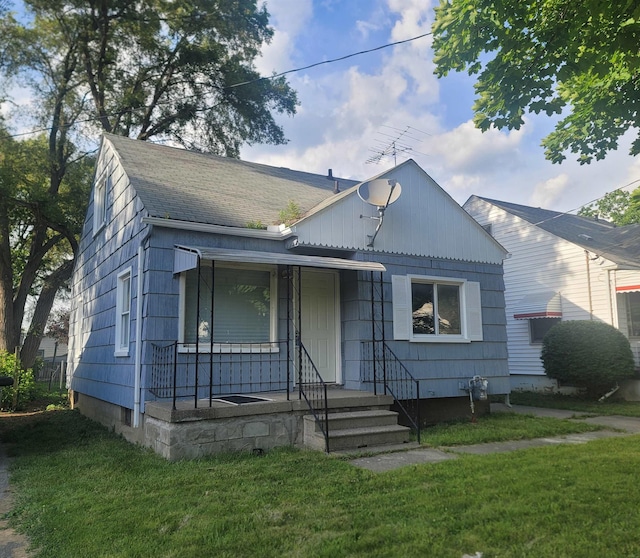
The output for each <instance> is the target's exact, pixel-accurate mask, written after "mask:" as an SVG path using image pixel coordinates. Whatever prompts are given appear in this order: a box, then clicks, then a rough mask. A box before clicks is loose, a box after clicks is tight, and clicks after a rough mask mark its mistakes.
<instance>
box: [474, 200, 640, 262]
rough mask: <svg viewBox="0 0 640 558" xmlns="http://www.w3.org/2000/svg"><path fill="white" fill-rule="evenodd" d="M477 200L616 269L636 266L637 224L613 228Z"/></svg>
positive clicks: (639, 248)
mask: <svg viewBox="0 0 640 558" xmlns="http://www.w3.org/2000/svg"><path fill="white" fill-rule="evenodd" d="M478 197H479V199H482V200H484V201H486V202H488V203H491V204H493V205H495V206H496V207H500V208H502V209H504V210H505V211H508V212H509V213H511V214H512V215H515V216H517V217H520V218H521V219H524V220H525V221H528V222H529V223H532V224H534V225H536V226H538V227H540V228H541V229H543V230H545V231H547V232H549V233H551V234H553V235H555V236H558V237H560V238H563V239H564V240H568V241H569V242H573V243H574V244H577V245H578V246H582V247H583V248H585V249H587V250H589V251H590V252H592V253H594V254H597V255H600V256H602V257H604V258H607V259H609V260H611V261H613V262H615V263H617V264H618V265H620V266H624V267H627V266H628V267H633V268H638V267H640V224H634V225H624V226H621V227H617V226H616V225H613V224H612V223H609V222H608V221H604V220H602V219H593V218H590V217H582V216H580V215H570V214H568V213H560V212H558V211H551V210H549V209H541V208H539V207H529V206H526V205H519V204H515V203H508V202H503V201H498V200H492V199H489V198H483V197H480V196H478Z"/></svg>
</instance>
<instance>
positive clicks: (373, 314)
mask: <svg viewBox="0 0 640 558" xmlns="http://www.w3.org/2000/svg"><path fill="white" fill-rule="evenodd" d="M369 286H370V287H371V358H372V360H373V362H372V365H373V394H374V395H378V374H377V373H376V372H377V359H376V350H377V348H376V306H375V293H374V286H373V271H370V272H369Z"/></svg>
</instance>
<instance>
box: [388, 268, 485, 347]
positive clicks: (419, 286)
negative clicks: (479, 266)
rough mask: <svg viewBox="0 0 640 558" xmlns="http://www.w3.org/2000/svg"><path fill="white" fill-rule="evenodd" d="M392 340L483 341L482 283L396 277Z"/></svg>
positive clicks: (438, 278) (462, 280)
mask: <svg viewBox="0 0 640 558" xmlns="http://www.w3.org/2000/svg"><path fill="white" fill-rule="evenodd" d="M391 286H392V297H393V338H394V339H396V340H402V339H406V340H408V341H412V342H418V343H468V342H471V341H482V339H483V332H482V329H483V325H482V302H481V296H480V284H479V283H477V282H475V281H467V280H465V279H457V278H449V277H446V278H445V277H433V276H426V275H393V276H392V277H391Z"/></svg>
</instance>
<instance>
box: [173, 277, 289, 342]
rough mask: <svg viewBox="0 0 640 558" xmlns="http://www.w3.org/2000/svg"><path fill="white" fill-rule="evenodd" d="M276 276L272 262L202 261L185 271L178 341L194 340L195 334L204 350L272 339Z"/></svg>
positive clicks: (274, 319)
mask: <svg viewBox="0 0 640 558" xmlns="http://www.w3.org/2000/svg"><path fill="white" fill-rule="evenodd" d="M198 276H199V280H198ZM276 277H277V273H276V268H275V267H274V266H249V265H241V264H238V265H233V266H232V265H228V266H227V265H223V264H216V265H215V266H211V265H210V264H208V265H207V264H202V265H201V269H200V272H198V269H190V270H188V271H186V272H184V273H183V276H182V289H181V295H182V301H183V303H182V309H183V312H182V319H181V338H182V342H183V343H185V344H187V345H191V346H194V345H195V343H196V339H197V342H198V344H202V345H201V348H202V349H205V350H206V348H207V347H208V346H210V345H212V344H215V345H216V349H220V348H222V346H223V345H230V344H248V345H253V344H256V345H259V344H264V343H270V342H273V341H275V339H276V316H277V311H276V300H277V296H276V292H277V290H276ZM198 299H199V304H198ZM212 323H213V328H212V327H211V324H212ZM212 330H213V331H212ZM212 333H213V339H212V337H211V334H212Z"/></svg>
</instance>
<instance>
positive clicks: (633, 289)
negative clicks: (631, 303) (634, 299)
mask: <svg viewBox="0 0 640 558" xmlns="http://www.w3.org/2000/svg"><path fill="white" fill-rule="evenodd" d="M639 291H640V285H619V286H617V287H616V292H617V293H637V292H639Z"/></svg>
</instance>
